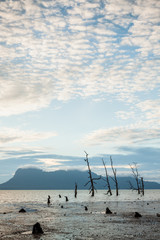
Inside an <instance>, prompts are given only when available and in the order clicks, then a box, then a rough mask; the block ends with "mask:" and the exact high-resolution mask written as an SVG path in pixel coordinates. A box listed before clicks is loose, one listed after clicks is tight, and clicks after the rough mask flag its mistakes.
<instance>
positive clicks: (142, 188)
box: [141, 177, 144, 195]
mask: <svg viewBox="0 0 160 240" xmlns="http://www.w3.org/2000/svg"><path fill="white" fill-rule="evenodd" d="M141 193H142V195H144V181H143V177H141Z"/></svg>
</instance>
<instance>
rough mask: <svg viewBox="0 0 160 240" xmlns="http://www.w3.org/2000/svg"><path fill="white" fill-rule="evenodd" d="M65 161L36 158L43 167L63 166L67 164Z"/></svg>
mask: <svg viewBox="0 0 160 240" xmlns="http://www.w3.org/2000/svg"><path fill="white" fill-rule="evenodd" d="M68 161H71V160H67V159H55V158H38V159H37V162H38V163H42V165H43V166H44V167H54V166H59V167H61V166H63V165H64V164H65V163H67V162H68Z"/></svg>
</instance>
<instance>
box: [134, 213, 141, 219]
mask: <svg viewBox="0 0 160 240" xmlns="http://www.w3.org/2000/svg"><path fill="white" fill-rule="evenodd" d="M134 217H135V218H139V217H142V215H141V214H140V213H139V212H135V214H134Z"/></svg>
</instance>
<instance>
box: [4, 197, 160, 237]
mask: <svg viewBox="0 0 160 240" xmlns="http://www.w3.org/2000/svg"><path fill="white" fill-rule="evenodd" d="M62 205H63V208H61V206H62ZM85 206H87V208H88V211H86V210H85ZM106 207H109V209H110V210H111V211H112V214H105V210H106ZM20 208H21V207H20V206H18V205H15V206H14V205H13V206H12V205H11V206H10V207H7V208H6V209H3V211H2V209H1V210H0V239H2V240H23V239H27V240H29V239H34V240H35V239H39V240H50V239H57V240H58V239H65V240H67V239H74V240H84V239H86V240H87V239H88V240H92V239H94V240H95V239H98V240H118V239H121V240H126V239H130V240H159V239H160V217H158V216H157V213H160V202H158V201H157V202H156V201H153V202H146V201H141V200H140V201H134V202H126V201H125V202H122V201H121V202H116V201H114V202H113V201H112V202H82V203H80V202H63V203H60V202H59V203H55V204H54V203H53V204H52V205H51V206H50V207H48V206H47V205H45V204H44V205H39V206H37V207H36V205H34V204H32V203H28V204H26V206H25V207H24V208H25V210H26V213H19V210H20ZM136 211H137V212H139V213H141V215H142V217H141V218H135V217H134V213H135V212H136ZM36 222H39V223H40V224H41V227H42V229H43V231H44V234H43V235H39V236H34V235H32V227H33V225H34V224H35V223H36Z"/></svg>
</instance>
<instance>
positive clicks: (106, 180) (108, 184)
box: [102, 159, 112, 195]
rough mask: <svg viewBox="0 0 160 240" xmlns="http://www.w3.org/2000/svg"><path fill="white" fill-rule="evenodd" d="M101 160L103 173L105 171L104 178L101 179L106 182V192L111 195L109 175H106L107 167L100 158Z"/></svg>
mask: <svg viewBox="0 0 160 240" xmlns="http://www.w3.org/2000/svg"><path fill="white" fill-rule="evenodd" d="M102 162H103V166H104V170H105V173H106V178H105V179H104V178H102V179H103V180H104V181H105V182H106V186H107V187H108V191H107V194H108V193H109V194H110V195H112V191H111V185H110V182H109V176H108V172H107V168H106V165H105V162H104V160H103V159H102Z"/></svg>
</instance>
